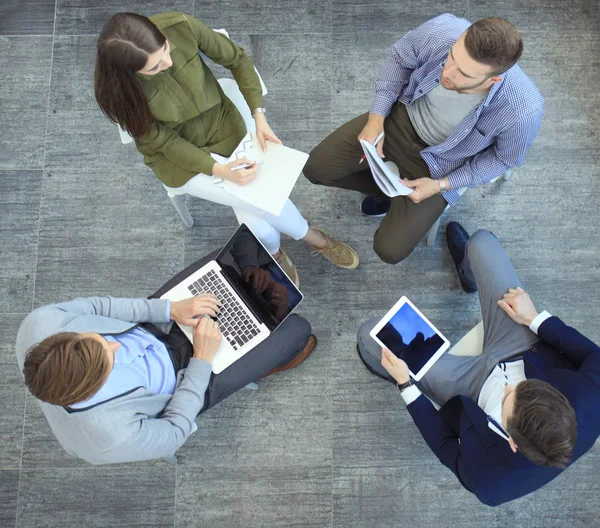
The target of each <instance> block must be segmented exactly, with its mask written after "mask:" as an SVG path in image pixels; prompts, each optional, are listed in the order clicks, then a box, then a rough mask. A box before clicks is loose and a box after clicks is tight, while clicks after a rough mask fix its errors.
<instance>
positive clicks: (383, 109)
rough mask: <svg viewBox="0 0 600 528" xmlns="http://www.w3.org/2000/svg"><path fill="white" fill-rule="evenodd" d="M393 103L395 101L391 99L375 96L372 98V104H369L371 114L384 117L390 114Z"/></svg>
mask: <svg viewBox="0 0 600 528" xmlns="http://www.w3.org/2000/svg"><path fill="white" fill-rule="evenodd" d="M394 103H395V101H393V100H392V101H390V100H389V99H385V98H382V97H377V96H375V98H374V99H373V104H372V105H371V114H375V115H378V116H381V117H383V118H384V119H385V118H386V117H387V116H388V115H390V112H391V111H392V106H394Z"/></svg>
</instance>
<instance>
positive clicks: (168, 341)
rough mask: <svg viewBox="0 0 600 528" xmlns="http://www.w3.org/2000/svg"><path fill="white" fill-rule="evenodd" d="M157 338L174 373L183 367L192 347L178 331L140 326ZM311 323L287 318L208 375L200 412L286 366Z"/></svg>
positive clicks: (207, 259)
mask: <svg viewBox="0 0 600 528" xmlns="http://www.w3.org/2000/svg"><path fill="white" fill-rule="evenodd" d="M217 254H218V251H213V252H212V253H210V254H209V255H206V256H205V257H203V258H201V259H199V260H197V261H196V262H194V263H193V264H191V265H190V266H188V267H187V268H186V269H184V270H183V271H181V272H179V273H178V274H177V275H175V276H174V277H172V278H171V279H170V280H169V281H167V282H166V283H165V284H163V286H161V287H160V288H159V289H158V290H157V291H156V292H155V293H153V294H152V295H151V296H150V298H152V299H158V298H160V297H161V295H164V294H165V293H166V292H168V291H169V290H170V289H171V288H173V287H174V286H176V285H177V284H179V283H180V282H181V281H182V280H184V279H185V278H186V277H189V276H190V275H191V274H192V273H194V272H195V271H197V270H199V269H200V268H201V267H202V266H204V265H205V264H206V263H207V262H210V261H211V260H213V259H214V258H215V257H216V256H217ZM142 326H144V327H145V328H146V329H147V330H148V331H150V332H151V333H152V334H154V335H155V336H156V337H158V339H160V340H161V341H163V342H164V343H165V345H166V346H167V348H168V349H169V353H170V355H171V360H172V362H173V368H174V369H175V371H178V370H179V369H182V368H185V367H186V366H187V364H188V363H189V361H190V358H191V357H192V353H193V349H192V344H191V343H190V341H189V339H188V338H187V337H186V336H185V334H184V333H183V332H182V331H181V329H180V328H179V327H178V326H177V325H176V324H173V326H172V327H171V331H170V332H169V334H168V335H166V334H164V333H163V332H161V331H160V330H159V329H158V328H156V327H153V325H142ZM310 332H311V328H310V323H309V322H308V321H307V320H306V319H304V318H302V317H300V316H299V315H296V314H292V315H290V316H289V317H288V318H287V319H286V320H285V321H284V322H283V323H282V324H281V325H280V327H279V328H278V329H277V330H276V331H275V332H273V333H272V334H271V335H270V336H269V337H268V338H267V339H265V340H264V341H263V342H262V343H261V344H260V345H258V346H257V347H256V348H255V349H253V350H252V351H250V352H248V353H247V354H246V355H245V356H243V357H242V358H240V359H238V360H237V361H236V362H235V363H233V364H232V365H231V366H229V367H228V368H226V369H225V370H224V371H223V372H221V373H220V374H217V375H215V374H211V377H210V382H209V384H208V389H206V394H205V401H204V407H203V408H202V410H201V411H200V412H201V413H202V412H204V411H206V410H207V409H209V408H210V407H213V406H214V405H216V404H217V403H219V402H220V401H222V400H224V399H225V398H227V396H231V395H232V394H233V393H234V392H235V391H237V390H239V389H241V388H242V387H245V386H246V385H248V383H252V382H253V381H258V380H259V379H260V378H261V377H262V376H264V375H265V374H266V373H267V372H269V370H271V369H274V368H276V367H280V366H283V365H286V364H287V363H289V362H290V361H292V359H294V358H295V357H296V356H297V355H298V354H299V353H300V352H302V350H303V349H304V346H305V345H306V343H307V341H308V338H309V337H310Z"/></svg>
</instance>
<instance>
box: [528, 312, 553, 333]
mask: <svg viewBox="0 0 600 528" xmlns="http://www.w3.org/2000/svg"><path fill="white" fill-rule="evenodd" d="M550 317H552V314H551V313H548V312H547V311H546V310H544V311H543V312H542V313H541V314H538V315H537V317H536V318H535V319H534V320H533V321H531V324H530V325H529V330H531V331H532V332H533V333H534V334H536V335H537V333H538V328H539V327H540V326H541V324H542V323H543V322H544V321H545V320H546V319H548V318H550Z"/></svg>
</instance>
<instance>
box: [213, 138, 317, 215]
mask: <svg viewBox="0 0 600 528" xmlns="http://www.w3.org/2000/svg"><path fill="white" fill-rule="evenodd" d="M241 158H248V159H250V160H253V161H260V162H261V163H260V164H259V165H258V170H257V173H258V175H257V177H256V179H255V180H254V181H253V182H252V183H250V184H248V185H244V186H242V185H237V184H235V183H233V182H230V181H225V182H224V184H225V187H224V188H225V190H226V191H227V192H228V193H230V194H233V195H234V196H237V197H238V198H240V199H241V200H244V201H245V202H248V203H249V204H251V205H254V206H255V207H258V208H259V209H262V210H263V211H267V212H268V213H271V214H274V215H278V214H279V213H281V210H282V209H283V206H284V205H285V202H286V200H287V199H288V198H289V197H290V194H291V192H292V189H293V188H294V185H295V184H296V180H298V176H300V173H301V172H302V169H303V168H304V165H305V164H306V161H307V160H308V154H305V153H304V152H300V151H299V150H294V149H292V148H289V147H285V146H283V145H278V144H276V143H271V142H267V151H266V152H263V151H262V149H261V147H260V143H259V141H258V138H257V137H256V134H255V133H254V132H249V133H248V134H246V136H245V137H244V139H242V142H241V143H240V144H239V145H238V146H237V148H236V149H235V150H234V152H233V154H232V155H231V156H230V158H229V159H228V160H227V161H228V162H231V161H235V160H236V159H241Z"/></svg>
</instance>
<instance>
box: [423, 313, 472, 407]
mask: <svg viewBox="0 0 600 528" xmlns="http://www.w3.org/2000/svg"><path fill="white" fill-rule="evenodd" d="M482 352H483V321H481V322H479V323H478V324H477V325H475V326H474V327H473V328H471V330H469V332H467V333H466V334H465V335H464V336H463V337H462V339H461V340H460V341H459V342H458V343H456V345H454V346H453V347H452V348H451V349H450V350H449V351H448V354H452V355H453V356H480V355H481V353H482ZM425 397H426V398H427V399H428V400H429V401H430V402H431V404H432V405H433V406H434V407H435V408H436V409H437V410H439V409H440V406H439V405H438V404H437V403H436V402H435V401H433V400H432V399H431V398H430V397H429V396H427V394H425Z"/></svg>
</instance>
